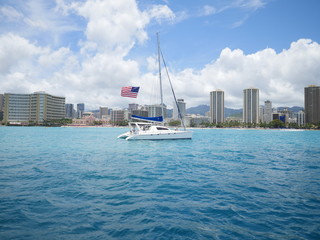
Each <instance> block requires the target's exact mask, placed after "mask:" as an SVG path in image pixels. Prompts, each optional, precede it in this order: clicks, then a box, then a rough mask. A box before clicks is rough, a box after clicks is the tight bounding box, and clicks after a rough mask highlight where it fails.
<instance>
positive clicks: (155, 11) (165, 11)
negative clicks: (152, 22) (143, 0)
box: [148, 5, 176, 22]
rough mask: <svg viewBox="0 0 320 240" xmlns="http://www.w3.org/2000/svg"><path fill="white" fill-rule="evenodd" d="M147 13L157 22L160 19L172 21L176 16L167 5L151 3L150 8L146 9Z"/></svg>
mask: <svg viewBox="0 0 320 240" xmlns="http://www.w3.org/2000/svg"><path fill="white" fill-rule="evenodd" d="M148 15H149V16H150V17H151V18H154V19H156V20H157V21H158V22H161V21H162V20H169V21H174V19H175V18H176V15H175V14H174V13H173V12H172V11H171V9H170V8H169V7H168V6H167V5H153V6H152V8H151V9H149V10H148Z"/></svg>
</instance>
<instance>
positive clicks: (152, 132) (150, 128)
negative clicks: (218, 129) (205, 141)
mask: <svg viewBox="0 0 320 240" xmlns="http://www.w3.org/2000/svg"><path fill="white" fill-rule="evenodd" d="M157 43H158V63H159V80H160V97H161V104H160V105H161V107H162V116H159V117H141V116H136V115H132V116H131V118H132V119H136V120H139V121H141V120H142V121H143V122H133V121H132V122H129V127H130V131H128V132H126V133H123V134H121V135H120V136H118V138H123V139H126V140H166V139H191V138H192V133H193V132H192V131H187V130H186V128H185V125H184V121H183V119H182V116H181V113H180V110H179V107H178V103H177V99H176V97H175V94H174V91H173V88H172V84H171V80H170V77H169V74H168V70H167V67H166V65H165V62H164V58H163V55H162V53H161V49H160V44H159V36H158V34H157ZM160 57H161V58H160ZM160 59H162V60H163V62H164V66H165V68H166V72H167V75H168V79H169V82H170V85H171V90H172V93H173V96H174V100H175V104H177V109H178V113H179V114H178V115H179V118H180V120H181V123H182V125H183V130H178V129H170V128H168V127H166V126H164V119H163V116H164V108H163V106H164V104H163V95H162V78H161V61H160Z"/></svg>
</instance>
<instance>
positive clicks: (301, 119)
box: [297, 111, 305, 126]
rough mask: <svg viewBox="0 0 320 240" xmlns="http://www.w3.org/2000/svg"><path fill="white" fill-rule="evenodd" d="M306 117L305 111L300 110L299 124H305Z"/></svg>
mask: <svg viewBox="0 0 320 240" xmlns="http://www.w3.org/2000/svg"><path fill="white" fill-rule="evenodd" d="M304 118H305V116H304V111H299V112H298V113H297V124H298V125H299V126H304Z"/></svg>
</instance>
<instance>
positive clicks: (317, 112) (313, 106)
mask: <svg viewBox="0 0 320 240" xmlns="http://www.w3.org/2000/svg"><path fill="white" fill-rule="evenodd" d="M304 113H305V123H313V124H318V123H320V87H319V86H315V85H310V86H308V87H305V88H304Z"/></svg>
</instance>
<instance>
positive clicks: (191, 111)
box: [187, 105, 210, 115]
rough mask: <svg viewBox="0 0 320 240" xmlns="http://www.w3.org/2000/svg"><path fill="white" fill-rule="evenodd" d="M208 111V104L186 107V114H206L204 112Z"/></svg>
mask: <svg viewBox="0 0 320 240" xmlns="http://www.w3.org/2000/svg"><path fill="white" fill-rule="evenodd" d="M209 111H210V107H209V106H208V105H199V106H197V107H191V108H187V113H188V114H200V115H206V112H209Z"/></svg>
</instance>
